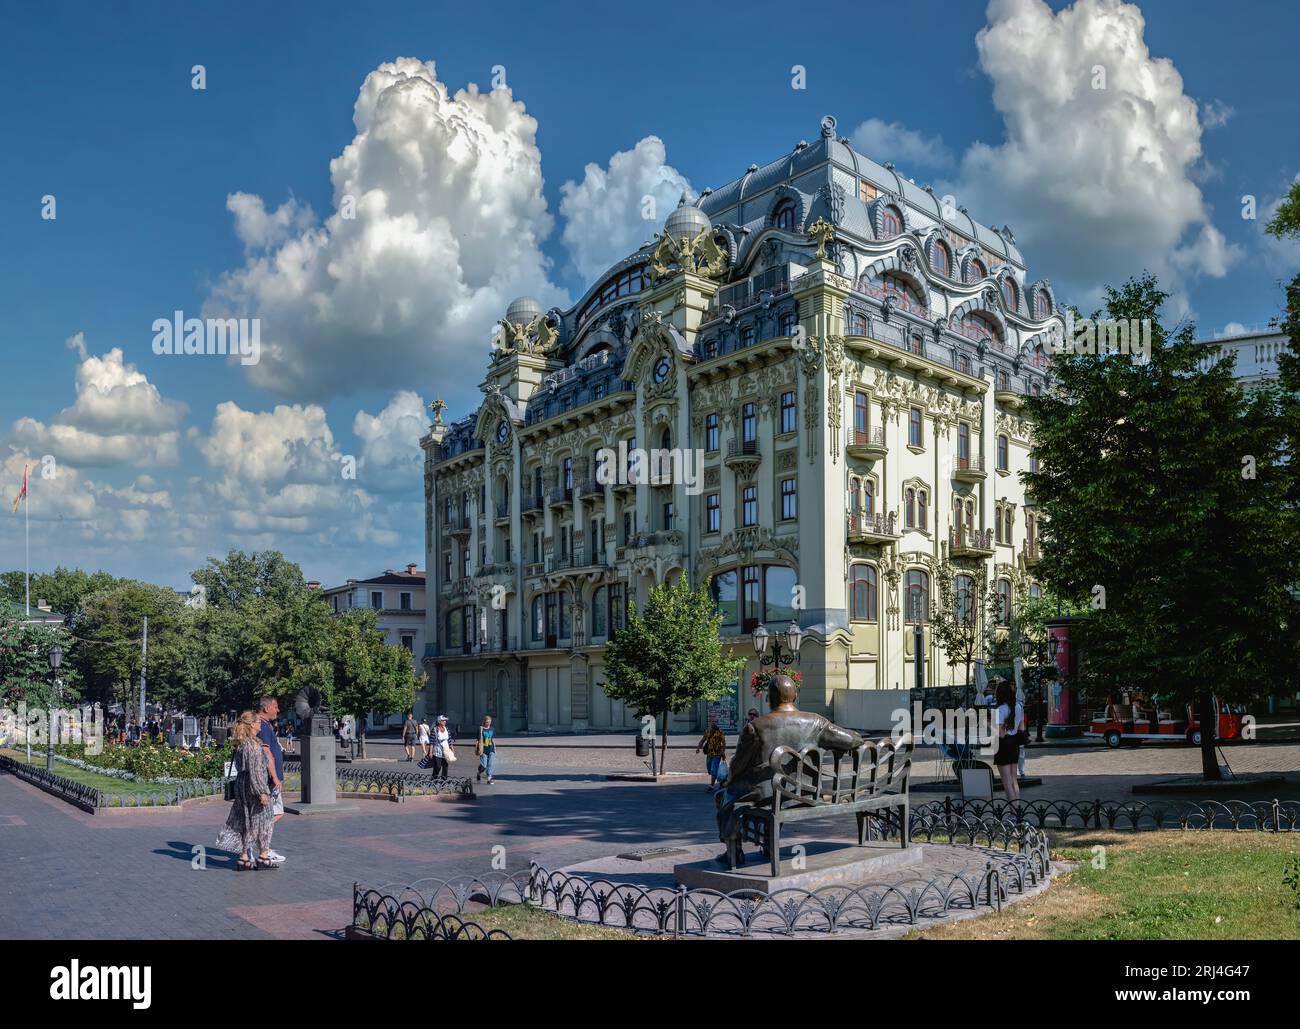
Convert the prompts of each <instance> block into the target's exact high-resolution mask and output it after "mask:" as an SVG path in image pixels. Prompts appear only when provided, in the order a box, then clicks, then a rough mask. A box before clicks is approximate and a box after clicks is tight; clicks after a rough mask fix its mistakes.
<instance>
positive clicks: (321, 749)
mask: <svg viewBox="0 0 1300 1029" xmlns="http://www.w3.org/2000/svg"><path fill="white" fill-rule="evenodd" d="M334 749H335V742H334V737H333V735H329V736H326V735H324V734H322V733H315V734H313V735H310V736H304V737H303V738H302V804H300V805H298V806H299V807H303V806H306V805H310V806H311V807H322V806H324V805H326V804H334V803H336V802H337V800H338V796H337V792H336V789H337V780H336V778H335V771H334Z"/></svg>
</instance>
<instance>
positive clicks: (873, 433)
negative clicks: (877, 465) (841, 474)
mask: <svg viewBox="0 0 1300 1029" xmlns="http://www.w3.org/2000/svg"><path fill="white" fill-rule="evenodd" d="M845 449H846V450H847V451H848V454H849V457H856V458H860V459H862V460H864V461H879V460H881V459H882V458H884V457H885V456H886V455H887V454H888V453H889V447H888V445H887V444H886V443H885V427H884V426H883V425H877V426H876V427H875V428H873V429H850V430H849V438H848V441H847V443H846V444H845Z"/></svg>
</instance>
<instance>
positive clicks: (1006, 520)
mask: <svg viewBox="0 0 1300 1029" xmlns="http://www.w3.org/2000/svg"><path fill="white" fill-rule="evenodd" d="M1015 520H1016V511H1015V508H1013V507H1010V506H1008V507H1006V508H1005V509H1004V510H1003V512H1002V523H1003V524H1002V537H1003V539H1004V540H1005V541H1006V542H1007V543H1008V544H1010V543H1011V524H1012V523H1013V522H1014V521H1015Z"/></svg>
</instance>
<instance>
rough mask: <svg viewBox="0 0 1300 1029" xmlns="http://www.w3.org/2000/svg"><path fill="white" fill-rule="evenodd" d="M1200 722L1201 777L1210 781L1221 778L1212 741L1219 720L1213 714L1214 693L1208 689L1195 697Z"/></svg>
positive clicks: (1216, 733) (1216, 734) (1217, 728)
mask: <svg viewBox="0 0 1300 1029" xmlns="http://www.w3.org/2000/svg"><path fill="white" fill-rule="evenodd" d="M1197 706H1198V708H1199V710H1200V717H1199V719H1198V721H1199V722H1200V724H1201V777H1202V778H1204V779H1207V780H1210V781H1217V780H1219V779H1222V778H1223V774H1222V773H1221V772H1220V771H1219V759H1218V756H1217V755H1216V754H1215V753H1214V741H1215V738H1216V737H1217V736H1218V734H1219V720H1218V719H1217V718H1216V717H1215V716H1214V695H1213V694H1212V693H1210V692H1209V691H1208V690H1207V691H1206V692H1203V693H1201V694H1200V696H1198V697H1197Z"/></svg>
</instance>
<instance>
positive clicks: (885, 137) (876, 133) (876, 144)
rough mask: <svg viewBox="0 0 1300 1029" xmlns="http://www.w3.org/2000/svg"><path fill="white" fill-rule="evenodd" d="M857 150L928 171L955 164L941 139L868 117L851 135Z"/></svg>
mask: <svg viewBox="0 0 1300 1029" xmlns="http://www.w3.org/2000/svg"><path fill="white" fill-rule="evenodd" d="M849 140H850V142H851V143H852V144H853V147H854V149H855V150H857V151H858V152H859V153H862V154H865V155H866V156H867V157H870V158H871V159H872V160H874V161H879V162H881V163H883V162H885V161H893V162H894V163H895V164H898V165H900V166H901V165H904V164H905V163H907V162H910V163H913V164H919V165H921V166H922V167H925V168H944V167H947V166H948V165H949V164H951V163H952V154H951V153H950V152H949V150H948V148H947V147H946V146H944V143H943V140H942V139H940V138H939V137H938V136H925V135H922V134H921V133H920V132H917V131H916V130H915V129H909V128H907V126H905V125H903V124H902V123H901V122H896V121H895V122H885V121H882V120H881V119H879V118H868V119H867V120H866V121H864V122H863V123H862V124H861V125H859V126H858V127H857V128H856V129H854V130H853V132H852V133H850V135H849Z"/></svg>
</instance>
